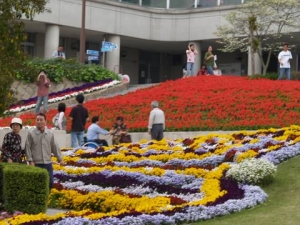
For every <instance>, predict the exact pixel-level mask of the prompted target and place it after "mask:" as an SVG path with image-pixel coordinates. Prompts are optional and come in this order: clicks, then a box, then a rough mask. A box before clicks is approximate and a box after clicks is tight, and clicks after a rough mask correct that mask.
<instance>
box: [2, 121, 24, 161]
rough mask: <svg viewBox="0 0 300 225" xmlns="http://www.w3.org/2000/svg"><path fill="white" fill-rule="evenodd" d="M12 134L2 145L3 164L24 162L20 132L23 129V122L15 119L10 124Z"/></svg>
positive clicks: (8, 135) (9, 134)
mask: <svg viewBox="0 0 300 225" xmlns="http://www.w3.org/2000/svg"><path fill="white" fill-rule="evenodd" d="M10 128H11V129H12V132H10V133H7V134H6V135H5V136H4V139H3V144H2V154H1V159H2V161H3V162H9V163H12V162H18V163H21V162H22V156H23V154H22V147H21V136H20V130H21V129H22V120H21V119H20V118H13V119H12V120H11V123H10Z"/></svg>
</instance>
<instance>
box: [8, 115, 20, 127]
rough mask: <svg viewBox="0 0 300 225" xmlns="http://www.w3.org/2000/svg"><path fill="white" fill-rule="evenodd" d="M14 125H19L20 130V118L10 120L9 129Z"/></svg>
mask: <svg viewBox="0 0 300 225" xmlns="http://www.w3.org/2000/svg"><path fill="white" fill-rule="evenodd" d="M14 123H16V124H19V125H20V126H21V128H22V120H21V119H20V118H17V117H15V118H13V119H12V120H11V123H10V128H12V125H13V124H14Z"/></svg>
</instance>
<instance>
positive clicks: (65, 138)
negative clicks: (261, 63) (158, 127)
mask: <svg viewBox="0 0 300 225" xmlns="http://www.w3.org/2000/svg"><path fill="white" fill-rule="evenodd" d="M8 132H11V129H5V130H0V144H1V145H2V142H3V138H4V135H5V134H6V133H8ZM234 132H235V131H215V132H213V131H187V132H165V133H164V136H165V138H166V139H168V140H176V139H185V138H193V137H196V136H199V135H207V134H210V133H215V134H216V133H217V134H228V133H234ZM53 133H54V137H55V140H56V141H57V143H58V146H59V147H60V148H70V147H71V135H70V134H67V133H66V132H65V131H61V130H53ZM27 134H28V130H26V129H22V130H21V133H20V135H21V137H22V147H24V146H25V141H26V137H27ZM130 135H131V139H132V141H133V142H138V141H140V140H149V141H150V140H151V136H150V135H149V134H148V133H147V132H141V133H130ZM100 138H101V139H105V140H106V141H107V142H108V144H110V145H111V144H112V136H111V135H107V136H102V135H100Z"/></svg>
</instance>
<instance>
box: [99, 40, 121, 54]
mask: <svg viewBox="0 0 300 225" xmlns="http://www.w3.org/2000/svg"><path fill="white" fill-rule="evenodd" d="M116 48H118V46H117V45H115V44H113V43H111V42H105V41H102V47H101V52H111V51H112V50H113V49H116Z"/></svg>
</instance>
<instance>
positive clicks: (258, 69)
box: [248, 48, 262, 76]
mask: <svg viewBox="0 0 300 225" xmlns="http://www.w3.org/2000/svg"><path fill="white" fill-rule="evenodd" d="M254 63H255V68H254V74H261V69H262V66H261V61H260V58H259V55H258V53H254ZM251 75H252V58H251V51H250V48H249V49H248V76H251Z"/></svg>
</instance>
